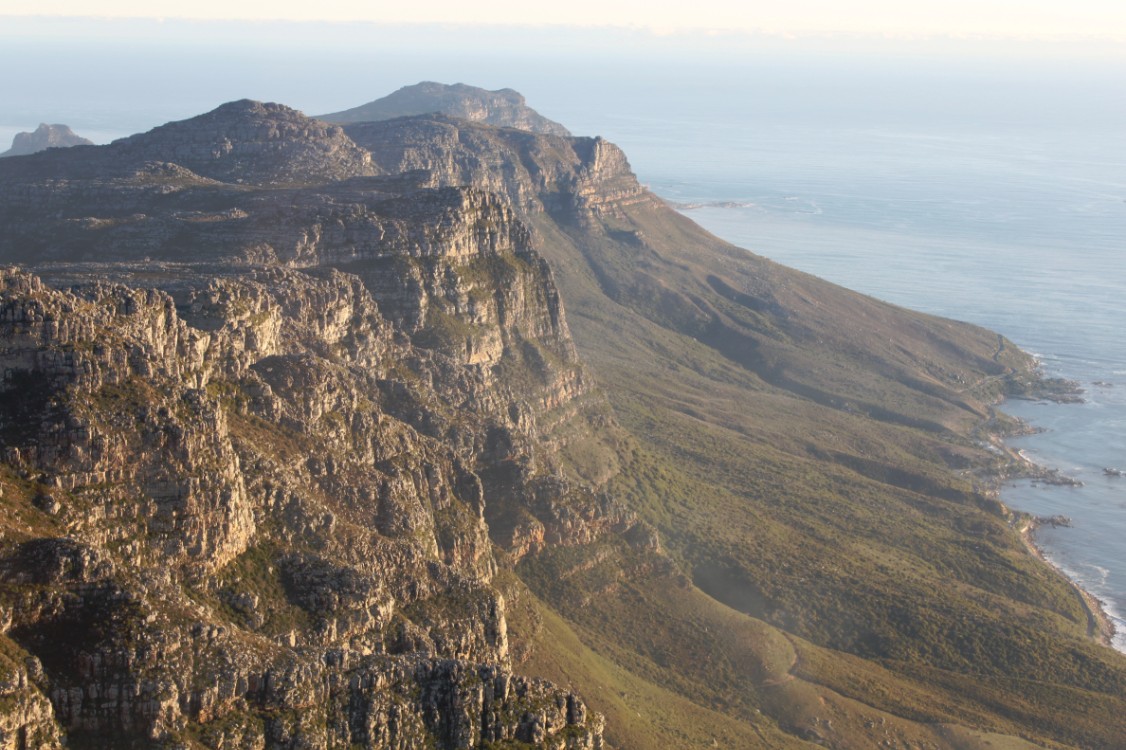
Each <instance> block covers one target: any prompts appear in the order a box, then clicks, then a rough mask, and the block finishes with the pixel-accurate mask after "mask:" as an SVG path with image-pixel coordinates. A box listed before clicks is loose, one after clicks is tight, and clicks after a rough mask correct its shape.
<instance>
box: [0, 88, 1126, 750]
mask: <svg viewBox="0 0 1126 750" xmlns="http://www.w3.org/2000/svg"><path fill="white" fill-rule="evenodd" d="M0 227H3V229H2V230H0V258H3V259H4V260H5V261H6V262H7V263H18V264H20V266H21V267H19V268H15V267H13V268H7V269H5V270H4V271H3V275H2V277H0V360H2V369H0V371H2V372H3V373H4V381H3V383H4V385H3V390H0V440H2V442H3V445H2V447H3V452H2V453H0V459H2V463H0V489H2V491H3V494H2V496H0V504H2V505H3V509H4V513H3V514H0V534H2V536H0V602H2V605H0V613H3V619H2V620H0V668H2V670H3V671H2V674H4V675H5V679H4V680H2V681H0V691H2V693H3V700H2V701H0V747H21V746H23V747H60V746H62V744H63V742H64V741H65V742H66V744H67V746H69V747H104V746H107V745H110V746H114V747H184V748H201V747H208V748H219V747H271V748H298V747H323V748H333V747H378V748H390V747H416V746H432V747H451V748H452V747H524V746H529V745H531V746H536V747H553V748H596V747H607V746H609V747H622V748H625V747H629V748H638V747H640V748H665V747H678V748H680V747H686V748H687V747H714V746H721V747H748V748H760V747H761V748H805V747H814V746H824V747H834V748H858V747H881V746H882V747H927V748H949V749H951V750H953V749H954V748H986V747H1010V748H1033V747H1052V748H1065V747H1071V748H1113V747H1115V746H1116V743H1118V741H1119V738H1120V737H1122V736H1126V723H1124V722H1126V718H1124V717H1126V711H1124V710H1123V709H1126V659H1124V658H1123V657H1122V656H1121V655H1119V654H1117V653H1116V652H1114V651H1112V650H1110V649H1108V648H1106V647H1105V646H1102V645H1100V644H1099V643H1098V642H1097V640H1096V639H1095V638H1094V637H1093V636H1097V635H1098V633H1097V631H1098V625H1099V619H1098V611H1097V608H1095V607H1093V606H1092V605H1091V604H1089V603H1088V602H1086V601H1085V600H1084V599H1083V598H1082V596H1081V595H1080V592H1078V591H1077V590H1076V589H1075V588H1074V587H1072V586H1071V585H1070V584H1069V583H1068V582H1067V581H1066V580H1065V579H1064V578H1063V577H1062V576H1060V575H1059V574H1058V573H1056V572H1055V571H1054V570H1052V569H1051V568H1049V567H1047V566H1046V565H1044V564H1043V563H1042V562H1040V561H1039V560H1038V559H1036V558H1035V557H1034V556H1032V555H1031V554H1029V552H1028V551H1027V549H1026V548H1025V546H1024V544H1023V541H1022V539H1021V534H1020V532H1021V530H1022V527H1023V526H1024V525H1025V524H1027V523H1028V522H1029V521H1030V519H1028V518H1027V517H1024V516H1022V515H1020V514H1015V513H1013V512H1011V511H1010V510H1009V509H1007V508H1005V507H1004V506H1003V505H1002V504H1001V503H1000V502H998V500H997V499H996V495H995V492H994V491H993V490H992V489H991V487H992V483H994V482H996V481H997V480H998V478H1000V477H1003V476H1005V475H1006V474H1007V473H1010V472H1014V471H1019V470H1024V469H1023V467H1021V466H1020V465H1019V463H1018V462H1017V461H1016V460H1015V459H1014V457H1012V456H1010V455H1009V454H1007V453H1006V452H1005V451H1004V449H1003V448H1002V447H999V445H998V444H997V442H996V436H997V435H1000V434H1002V433H1004V432H1005V431H1011V430H1015V429H1019V428H1020V426H1019V425H1018V424H1017V423H1016V422H1015V421H1013V420H1011V419H1009V418H1007V417H1005V415H1003V414H1002V413H1000V412H998V411H996V410H995V408H994V404H995V403H996V401H997V400H998V399H1000V398H1001V397H1002V396H1004V395H1032V394H1048V395H1053V394H1056V393H1062V392H1064V391H1066V389H1067V384H1065V383H1057V382H1052V381H1046V380H1043V379H1041V378H1040V377H1039V376H1038V374H1037V373H1036V371H1035V363H1034V361H1033V360H1032V358H1031V357H1029V356H1028V355H1026V354H1024V353H1023V352H1021V351H1019V350H1018V349H1017V348H1016V347H1014V346H1013V345H1012V344H1011V343H1010V342H1008V341H1006V340H1005V339H1004V338H1002V337H1000V336H998V335H997V334H996V333H992V332H989V331H986V330H984V329H981V328H978V327H975V326H970V325H967V324H964V323H957V322H954V321H950V320H944V319H938V318H934V317H931V316H926V315H922V314H919V313H914V312H911V311H907V310H903V309H901V308H896V307H894V306H891V305H887V304H885V303H882V302H878V301H876V300H873V299H870V298H867V297H864V296H862V295H859V294H855V293H853V292H850V291H847V290H845V289H842V288H840V287H836V286H833V285H831V284H828V283H826V282H824V281H821V280H819V279H816V278H814V277H811V276H808V275H805V274H801V273H798V272H796V271H792V270H790V269H786V268H784V267H781V266H778V265H777V264H774V263H771V262H770V261H768V260H766V259H763V258H760V257H758V256H755V255H754V254H752V253H749V252H747V251H745V250H742V249H739V248H735V247H732V246H730V245H728V244H726V243H724V242H722V241H721V240H719V239H717V238H715V237H712V236H710V235H708V234H707V233H706V232H704V231H703V230H701V229H700V228H698V227H696V226H695V225H694V224H692V223H691V222H690V221H689V220H687V219H686V218H684V217H683V216H681V215H679V214H677V213H676V212H675V211H673V210H671V209H670V208H669V207H668V206H667V205H666V204H665V203H664V202H663V201H661V200H660V199H659V198H658V197H656V196H654V195H653V194H651V193H649V192H648V191H647V190H645V189H644V188H643V187H642V186H640V185H639V184H638V182H637V180H636V178H635V177H634V176H633V174H632V172H631V171H630V168H629V164H628V161H627V159H626V157H625V155H624V154H623V153H622V151H621V150H620V149H618V148H617V147H615V146H614V145H613V144H610V143H608V142H606V141H605V140H603V139H600V138H574V137H569V136H562V135H550V134H539V133H532V132H528V131H526V130H520V129H513V128H498V127H493V126H489V125H484V124H481V123H475V122H468V121H465V120H458V119H455V118H452V117H449V116H446V115H421V116H415V117H405V118H397V119H393V120H388V121H383V122H362V123H361V122H357V123H348V124H344V125H343V126H338V125H329V124H327V123H324V122H321V121H318V120H314V119H311V118H306V117H305V116H304V115H301V114H300V113H298V112H296V111H294V110H291V109H289V108H286V107H282V106H280V105H265V104H259V103H255V102H236V103H232V104H230V105H224V106H223V107H220V108H219V109H218V110H216V111H215V112H212V113H208V114H206V115H202V116H200V117H197V118H193V119H191V120H186V121H184V122H180V123H170V124H169V125H166V126H163V127H161V128H157V129H154V130H152V131H150V132H148V133H144V134H139V135H136V136H133V137H131V138H129V139H124V140H122V141H118V142H116V143H114V144H110V145H108V146H101V147H96V148H86V149H81V150H75V151H57V150H56V151H48V152H44V153H42V154H37V155H34V156H31V157H27V158H24V159H19V160H6V161H4V162H2V163H0Z"/></svg>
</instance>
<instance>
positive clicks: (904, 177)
mask: <svg viewBox="0 0 1126 750" xmlns="http://www.w3.org/2000/svg"><path fill="white" fill-rule="evenodd" d="M28 23H29V24H31V25H29V26H28V27H27V29H30V32H28V31H27V29H23V31H24V32H27V33H22V34H20V35H18V36H16V37H13V38H11V39H8V40H6V41H7V42H8V43H6V44H5V45H4V47H3V49H0V65H3V66H4V67H5V68H6V69H9V70H17V69H18V70H20V71H21V73H20V75H18V76H16V75H13V76H9V77H8V78H7V80H6V81H5V84H4V85H5V87H6V88H5V90H4V92H3V97H2V99H3V108H2V109H0V150H3V149H5V148H7V144H9V143H10V142H11V137H12V135H14V133H16V132H18V131H20V130H32V129H34V128H35V126H36V125H37V124H38V123H39V122H41V121H46V122H63V123H66V124H69V125H71V126H72V127H73V128H74V129H75V131H76V132H78V133H79V134H80V135H84V136H86V137H89V138H92V139H93V140H95V141H97V142H107V141H109V140H111V139H113V138H116V137H121V136H124V135H128V134H131V133H133V132H138V131H142V130H147V129H149V128H151V127H154V126H156V125H158V124H161V123H163V122H166V121H168V120H171V119H180V118H184V117H189V116H192V115H194V114H199V113H202V112H204V111H207V110H209V109H211V108H213V107H215V106H217V105H219V104H221V103H222V102H224V101H228V100H231V99H236V98H241V97H249V98H256V99H262V100H268V101H280V102H283V103H286V104H290V105H291V106H295V107H297V108H299V109H301V110H302V111H305V112H307V113H310V114H315V113H317V112H329V111H336V110H340V109H345V108H347V107H351V106H356V105H358V104H361V103H364V102H366V101H370V100H372V99H375V98H378V97H380V96H383V95H385V94H387V93H390V92H391V91H393V90H394V89H396V88H398V87H400V86H403V85H406V84H410V83H415V82H417V81H419V80H439V81H444V82H449V83H452V82H456V81H463V82H466V83H470V84H473V85H478V86H483V87H486V88H501V87H512V88H515V89H517V90H519V91H521V92H522V93H523V94H525V96H526V97H527V99H528V102H529V104H530V105H531V106H533V107H535V108H536V109H538V110H539V111H540V112H541V113H543V114H545V115H546V116H548V117H551V118H552V119H555V120H558V121H560V122H562V123H564V124H565V125H566V126H567V127H568V128H570V129H571V130H572V132H574V133H576V134H580V135H595V134H599V135H602V136H604V137H606V138H608V139H609V140H611V141H613V142H615V143H617V144H618V145H620V146H621V147H622V148H623V149H624V150H625V152H626V154H627V155H628V157H629V158H630V161H631V164H632V165H633V167H634V171H635V172H636V173H637V174H638V177H639V178H640V179H641V181H642V182H643V183H645V184H647V185H648V186H649V187H650V188H651V189H652V190H653V191H655V192H656V193H657V194H658V195H660V196H662V197H664V198H666V199H667V200H669V201H671V202H673V203H674V204H676V205H678V206H679V207H680V210H682V211H683V212H684V213H685V214H686V215H688V216H689V217H691V218H692V219H694V220H695V221H697V222H698V223H700V224H701V225H703V226H704V227H705V228H707V229H709V230H710V231H712V232H713V233H715V234H716V235H718V236H721V237H723V238H725V239H727V240H729V241H731V242H733V243H735V244H737V245H740V246H742V247H745V248H748V249H749V250H751V251H753V252H756V253H759V254H761V255H765V256H767V257H769V258H772V259H774V260H777V261H779V262H781V263H784V264H786V265H789V266H792V267H795V268H799V269H801V270H804V271H808V272H810V273H813V274H816V275H818V276H822V277H824V278H826V279H829V280H830V281H834V282H836V283H839V284H842V285H844V286H847V287H850V288H853V289H856V290H858V291H861V292H864V293H866V294H871V295H874V296H876V297H879V298H881V299H884V300H887V301H889V302H892V303H895V304H899V305H903V306H905V307H910V308H913V309H916V310H921V311H924V312H928V313H934V314H937V315H942V316H947V317H951V318H957V319H961V320H967V321H971V322H973V323H978V324H980V325H984V326H986V327H989V328H992V329H994V330H997V331H999V332H1001V333H1003V334H1004V335H1005V336H1007V337H1009V338H1010V339H1012V340H1013V341H1014V342H1016V343H1017V344H1018V345H1019V346H1021V347H1023V348H1024V349H1026V350H1028V351H1030V352H1033V353H1035V354H1037V355H1038V356H1039V357H1040V359H1041V361H1042V363H1043V367H1044V370H1045V372H1046V373H1047V374H1049V375H1058V376H1063V377H1067V378H1071V379H1073V380H1076V381H1078V382H1079V383H1080V384H1081V385H1082V387H1083V389H1084V399H1085V400H1084V403H1082V404H1078V405H1057V404H1050V403H1033V402H1016V401H1013V402H1009V403H1008V404H1007V405H1006V406H1005V409H1006V410H1007V411H1008V412H1009V413H1011V414H1014V415H1016V416H1019V417H1021V418H1023V419H1025V420H1027V421H1028V422H1029V423H1031V424H1033V425H1034V426H1036V427H1038V428H1040V429H1041V430H1043V432H1042V433H1041V434H1038V435H1035V436H1032V437H1028V438H1022V439H1020V440H1016V441H1013V444H1014V445H1016V446H1018V447H1019V448H1021V449H1022V450H1023V451H1024V452H1025V454H1026V455H1027V456H1028V457H1030V458H1031V459H1032V460H1034V461H1037V462H1038V463H1042V464H1045V465H1047V466H1051V467H1057V468H1059V469H1060V470H1061V471H1062V472H1064V473H1065V474H1067V475H1068V476H1072V477H1074V478H1076V479H1078V480H1080V481H1082V482H1083V486H1082V487H1056V486H1044V485H1037V484H1034V483H1031V482H1017V483H1013V484H1010V485H1006V486H1005V487H1004V488H1003V492H1002V498H1003V500H1004V501H1005V502H1006V503H1007V504H1009V505H1010V506H1012V507H1014V508H1018V509H1021V510H1025V511H1028V512H1031V513H1035V514H1037V515H1057V514H1060V515H1066V516H1068V517H1070V518H1071V519H1072V527H1071V528H1042V529H1040V530H1038V531H1037V533H1036V541H1037V543H1038V545H1039V546H1040V547H1041V548H1042V549H1043V551H1044V552H1045V554H1046V556H1047V557H1048V559H1049V560H1050V561H1051V562H1052V563H1053V564H1055V565H1056V566H1058V567H1059V568H1060V569H1061V570H1063V571H1064V572H1065V573H1066V574H1067V575H1068V576H1070V577H1071V578H1072V579H1073V580H1075V581H1077V582H1078V583H1079V584H1080V585H1082V586H1083V587H1084V588H1085V589H1087V590H1088V591H1089V592H1091V593H1092V594H1094V595H1095V596H1096V597H1098V598H1099V599H1100V600H1101V601H1102V602H1103V603H1104V606H1105V608H1106V610H1107V612H1108V613H1109V614H1110V615H1111V617H1112V618H1113V619H1114V620H1115V622H1116V624H1117V627H1118V633H1117V635H1116V637H1115V646H1116V648H1118V649H1119V650H1122V651H1124V652H1126V619H1124V618H1126V547H1124V546H1123V542H1122V540H1124V539H1126V477H1116V476H1109V475H1107V474H1105V473H1104V471H1103V469H1104V468H1106V467H1110V468H1122V469H1126V341H1124V337H1123V326H1124V324H1126V138H1123V136H1122V134H1123V133H1126V98H1123V97H1121V96H1120V95H1119V94H1120V92H1121V89H1122V86H1121V83H1122V81H1123V80H1126V75H1124V73H1126V69H1124V66H1123V63H1122V62H1118V63H1115V64H1113V65H1111V64H1107V63H1104V62H1101V61H1097V60H1092V61H1086V62H1083V63H1081V64H1080V63H1069V62H1067V61H1061V60H1057V59H1043V60H1040V59H1027V58H1022V59H1019V60H1016V59H1006V58H1003V57H989V56H984V57H978V58H974V59H968V58H967V59H963V58H957V59H950V58H926V57H923V56H921V55H914V56H912V55H907V54H902V53H901V54H900V55H899V56H898V57H892V58H888V57H886V56H881V55H879V54H876V53H875V52H871V51H869V52H864V53H854V54H851V55H847V56H843V57H842V56H839V55H838V56H834V55H831V54H827V53H820V52H816V51H813V52H810V51H808V50H806V51H799V52H794V51H792V50H789V49H788V48H786V47H785V45H783V46H781V47H780V46H779V45H778V44H775V45H774V46H772V47H770V48H769V49H764V50H759V51H756V50H749V51H747V52H746V53H745V54H739V55H736V56H733V57H731V59H718V57H717V56H715V55H712V56H711V57H710V58H709V56H708V55H707V54H700V55H698V56H695V57H692V56H687V57H686V56H685V55H684V54H683V53H685V50H683V49H681V50H679V52H680V53H682V54H679V55H673V54H669V55H666V54H664V53H662V52H660V50H658V52H657V53H654V52H652V50H650V51H649V52H646V49H648V48H645V49H643V47H644V45H643V44H642V43H641V42H637V40H636V39H633V38H632V37H630V38H627V39H626V40H625V42H622V43H621V44H618V43H617V42H614V44H613V45H606V44H603V46H602V47H598V46H597V45H586V46H583V44H581V43H579V42H578V41H576V44H567V43H565V41H563V40H559V41H552V40H551V39H546V40H545V39H544V38H537V39H538V41H537V40H536V39H533V40H532V41H530V42H529V41H527V40H525V41H524V42H523V43H521V44H514V45H509V46H505V45H504V44H500V43H496V42H497V39H501V37H504V35H503V34H501V35H500V37H498V36H496V35H495V34H494V35H493V36H489V35H487V34H483V35H481V39H478V40H477V43H478V47H476V48H475V51H474V52H473V53H472V54H468V53H465V52H464V51H459V48H458V47H457V45H458V44H459V43H460V42H458V41H457V40H458V39H459V38H460V37H459V35H458V32H457V30H456V29H452V30H451V29H446V30H444V31H441V30H439V31H440V33H438V32H435V33H436V34H437V36H436V37H434V38H439V37H440V40H441V42H442V45H444V46H443V47H442V49H443V51H442V52H441V53H437V54H435V53H431V52H429V51H428V49H427V48H426V47H425V46H424V42H426V41H427V40H428V39H429V40H430V41H431V42H433V39H432V38H431V37H428V36H426V34H423V33H422V32H419V33H416V34H414V36H412V37H411V38H410V39H408V40H407V41H406V42H403V41H401V40H400V41H396V40H395V39H394V38H393V37H389V36H387V35H384V37H383V42H384V44H382V45H381V44H375V43H367V39H366V37H364V34H365V33H367V32H365V31H364V30H363V29H360V30H350V31H347V39H346V40H345V41H346V42H347V43H345V42H341V43H340V44H333V43H331V40H330V39H329V37H330V36H331V35H332V34H342V33H345V32H344V31H342V30H341V28H337V27H333V29H330V30H329V31H331V34H330V33H328V32H326V31H325V28H321V29H320V31H321V32H325V35H324V38H321V39H320V41H317V39H318V37H317V36H316V34H313V33H311V32H310V31H309V29H307V28H305V27H300V28H299V27H297V26H292V27H290V26H286V27H284V28H283V27H261V26H259V27H256V28H255V29H254V30H252V31H253V33H249V32H247V30H246V29H242V28H240V27H237V25H236V26H230V27H222V28H220V27H207V28H206V29H205V30H206V31H207V35H206V37H207V39H208V40H209V41H208V43H207V45H206V47H204V46H201V45H200V44H198V38H200V37H199V34H198V33H197V32H199V30H200V28H199V26H198V25H192V24H182V25H181V26H176V25H175V24H172V23H169V24H161V25H157V24H156V23H155V22H153V23H152V24H148V25H144V24H142V25H140V26H138V28H139V29H140V31H139V32H138V31H136V29H134V31H135V32H136V33H134V34H133V36H129V35H128V34H125V35H124V36H120V35H119V36H114V34H110V33H101V35H100V36H99V35H97V34H95V35H93V36H91V35H89V34H86V31H85V29H86V27H85V26H82V25H81V24H74V25H70V26H56V25H51V26H46V25H44V24H47V23H48V22H46V21H42V22H35V23H34V24H33V23H32V22H28ZM36 24H38V25H36ZM97 28H98V29H100V30H101V32H108V31H114V30H118V27H117V26H107V25H104V24H103V25H102V26H99V27H97ZM279 28H282V31H283V32H284V33H280V35H279V36H278V41H277V43H276V44H275V45H274V46H273V47H271V46H270V42H269V40H268V37H269V34H266V33H264V31H269V32H271V33H274V32H278V29H279ZM32 32H34V33H32ZM64 32H65V33H64ZM218 32H222V33H218ZM260 32H262V33H260ZM115 33H117V32H116V31H115ZM121 33H122V34H124V32H121ZM372 33H374V32H372ZM428 33H429V32H427V34H428ZM506 33H507V32H506ZM507 38H508V37H504V39H507ZM248 39H250V40H253V41H251V42H245V40H248ZM613 39H617V37H614V38H613ZM613 39H612V40H611V41H613ZM310 40H313V41H310ZM348 40H350V41H348ZM482 40H483V41H482ZM501 41H503V39H502V40H501ZM605 41H606V40H605V39H603V42H605ZM619 41H621V40H619ZM642 41H644V40H642ZM361 42H363V44H361ZM440 46H441V45H440ZM484 46H487V47H488V48H489V49H488V50H487V51H485V50H484ZM610 47H614V50H613V51H610V52H608V51H607V49H610ZM618 47H621V49H618ZM724 49H725V50H727V51H730V45H728V47H725V48H724ZM514 50H515V51H514ZM674 51H675V50H674ZM512 55H521V56H522V57H520V59H519V60H514V59H512ZM29 60H30V61H31V63H32V64H30V65H29V64H28V62H29ZM37 61H38V62H37ZM39 63H42V64H39Z"/></svg>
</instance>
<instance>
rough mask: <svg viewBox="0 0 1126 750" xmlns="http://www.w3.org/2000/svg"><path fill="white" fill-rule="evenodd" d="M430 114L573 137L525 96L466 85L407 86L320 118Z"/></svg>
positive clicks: (371, 118)
mask: <svg viewBox="0 0 1126 750" xmlns="http://www.w3.org/2000/svg"><path fill="white" fill-rule="evenodd" d="M428 114H443V115H447V116H449V117H455V118H457V119H459V120H466V121H468V122H479V123H483V124H485V125H495V126H497V127H502V128H517V129H519V130H527V131H530V132H533V133H542V134H546V135H562V136H568V135H570V133H569V132H568V131H567V128H565V127H563V126H562V125H560V124H559V123H557V122H553V121H551V120H549V119H547V118H546V117H544V116H543V115H541V114H540V113H538V112H536V111H535V110H534V109H532V108H531V107H529V106H528V105H527V104H526V103H525V101H524V97H523V96H521V95H520V94H519V93H517V92H515V91H513V90H512V89H500V90H499V91H486V90H485V89H481V88H477V87H476V86H467V85H465V84H464V83H455V84H453V85H452V86H448V85H446V84H442V83H434V82H433V81H424V82H423V83H416V84H414V85H413V86H404V87H403V88H401V89H399V90H398V91H396V92H395V93H393V94H389V95H387V96H385V97H383V98H382V99H376V100H375V101H373V102H368V103H367V104H362V105H360V106H359V107H354V108H352V109H346V110H344V111H343V112H333V113H332V114H328V115H320V118H321V119H322V120H328V121H329V122H339V123H351V122H373V121H376V120H391V119H394V118H396V117H410V116H413V115H428Z"/></svg>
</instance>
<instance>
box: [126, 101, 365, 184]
mask: <svg viewBox="0 0 1126 750" xmlns="http://www.w3.org/2000/svg"><path fill="white" fill-rule="evenodd" d="M113 145H114V147H115V148H116V149H117V150H118V151H120V152H124V153H125V154H128V155H129V156H135V157H138V158H140V159H142V160H158V161H169V162H174V163H176V164H179V165H181V166H184V167H186V168H188V169H190V170H192V171H193V172H195V173H197V174H199V175H201V176H203V177H208V178H211V179H215V180H220V181H223V182H246V183H254V184H292V183H312V182H323V181H328V180H339V179H345V178H347V177H355V176H360V175H367V174H370V173H371V159H370V157H369V156H368V154H367V152H366V151H364V150H363V149H362V148H360V147H359V146H357V145H356V144H355V143H353V142H352V140H351V139H350V138H349V137H348V136H347V135H346V134H345V133H344V130H343V129H342V128H341V127H340V126H339V125H332V124H329V123H327V122H323V121H321V120H316V119H313V118H311V117H308V116H306V115H305V114H303V113H301V112H299V111H298V110H296V109H293V108H292V107H287V106H285V105H283V104H274V103H266V102H258V101H254V100H251V99H240V100H237V101H233V102H227V103H226V104H222V105H220V106H218V107H216V108H215V109H213V110H211V111H210V112H207V113H205V114H202V115H198V116H196V117H192V118H190V119H187V120H180V121H176V122H170V123H167V124H165V125H161V126H160V127H157V128H154V129H152V130H150V131H148V132H147V133H140V134H138V135H134V136H130V137H129V138H124V139H122V140H119V141H115V142H114V144H113ZM130 161H131V162H132V161H133V160H130Z"/></svg>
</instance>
